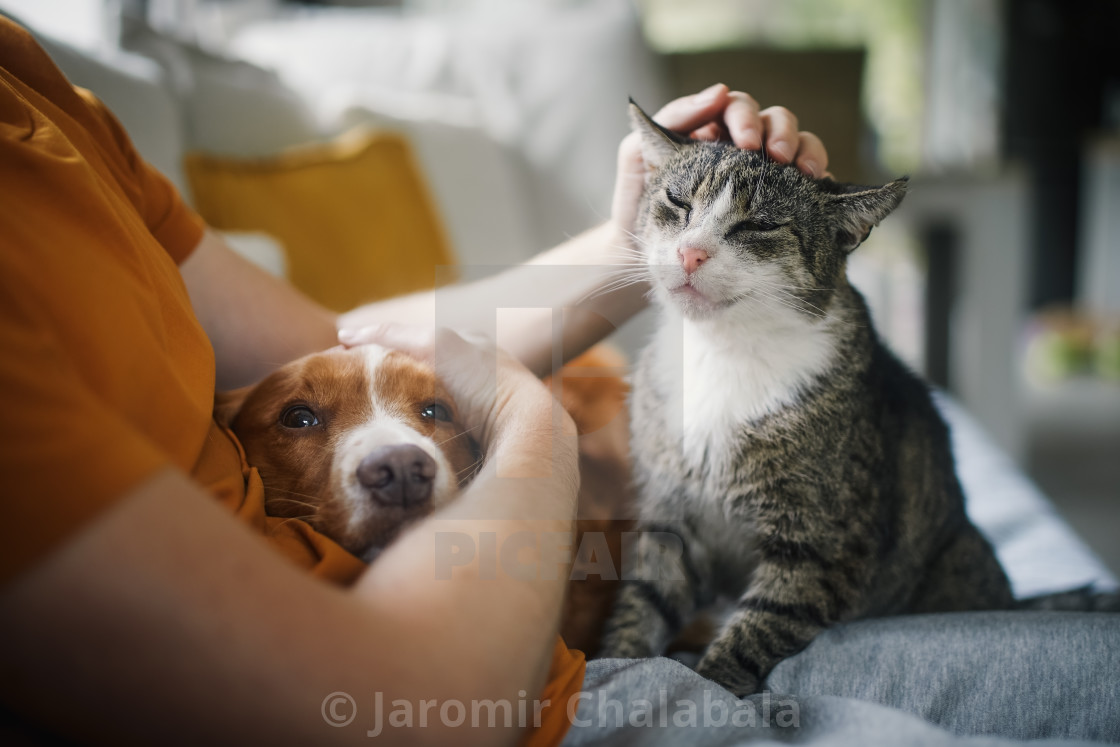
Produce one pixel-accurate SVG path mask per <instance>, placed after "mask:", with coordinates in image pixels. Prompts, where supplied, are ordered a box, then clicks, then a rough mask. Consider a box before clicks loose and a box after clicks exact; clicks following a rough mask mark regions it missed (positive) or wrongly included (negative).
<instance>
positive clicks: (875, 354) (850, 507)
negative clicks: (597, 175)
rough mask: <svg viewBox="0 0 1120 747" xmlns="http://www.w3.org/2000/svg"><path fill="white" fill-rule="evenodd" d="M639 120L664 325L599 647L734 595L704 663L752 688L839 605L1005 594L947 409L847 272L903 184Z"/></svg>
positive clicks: (876, 607)
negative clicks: (877, 324)
mask: <svg viewBox="0 0 1120 747" xmlns="http://www.w3.org/2000/svg"><path fill="white" fill-rule="evenodd" d="M631 119H632V123H633V126H634V127H635V129H636V130H638V131H639V132H640V133H641V137H642V153H643V158H644V159H645V162H646V164H647V168H648V170H649V173H648V176H647V183H646V190H645V195H644V197H643V209H642V216H641V218H640V219H639V224H638V229H637V234H636V236H635V240H636V242H637V243H638V244H639V245H640V246H641V247H642V255H643V257H642V261H643V263H644V265H645V267H646V271H647V272H648V277H649V279H650V281H651V283H652V286H653V296H654V299H655V301H656V304H657V305H658V306H659V307H660V313H661V320H660V324H659V328H658V331H657V333H656V335H655V337H654V339H653V341H652V342H651V344H650V345H649V346H648V347H647V348H646V350H645V351H644V352H643V354H642V357H641V360H640V362H639V364H638V367H637V370H636V372H635V378H634V394H633V416H632V417H633V427H632V451H633V458H634V464H635V474H636V480H637V486H638V490H639V494H640V498H639V508H638V512H639V527H640V528H641V529H643V530H644V532H645V533H644V534H643V535H642V536H641V539H639V540H638V541H637V542H636V544H635V547H634V548H632V549H633V553H632V554H631V556H630V557H629V558H628V559H627V564H628V565H627V577H628V578H631V579H637V580H630V581H626V582H625V583H624V584H623V586H622V589H621V591H620V595H619V598H618V600H617V602H616V604H615V609H614V611H613V613H612V616H611V619H610V620H609V622H608V626H607V632H606V634H605V637H604V641H603V651H602V654H601V655H604V656H622V657H645V656H651V655H656V654H659V653H661V652H663V651H664V649H665V646H666V645H667V644H668V643H669V642H670V640H671V639H672V638H673V637H674V635H675V634H676V633H677V632H678V631H679V630H680V629H681V628H682V626H684V625H685V624H686V623H687V622H688V621H689V620H690V618H692V617H693V616H695V614H696V613H697V612H698V611H699V610H701V609H702V608H704V607H706V606H707V605H709V604H710V603H712V602H713V601H714V600H716V599H717V598H720V597H723V598H730V599H732V600H734V603H735V607H734V612H733V613H732V615H731V616H730V618H729V619H728V621H727V622H726V624H725V625H724V626H723V628H722V630H721V631H720V632H719V633H718V634H717V635H716V637H715V639H714V640H713V641H712V642H711V643H710V645H709V646H708V647H707V649H706V651H705V653H704V655H703V657H702V658H701V659H700V662H699V665H698V667H697V671H698V672H699V673H700V674H702V675H704V676H705V677H708V678H710V679H712V680H715V681H716V682H718V683H720V684H722V685H724V686H726V687H727V688H728V689H730V690H731V691H732V692H734V693H736V694H739V695H743V694H747V693H752V692H755V691H757V690H758V689H759V687H760V686H761V684H762V681H763V679H764V678H765V677H766V675H767V674H768V673H769V672H770V670H771V669H772V668H773V667H774V665H775V664H777V663H778V662H779V661H781V660H782V659H784V658H786V657H788V656H790V655H792V654H793V653H795V652H797V651H799V650H800V649H802V648H804V647H805V646H806V645H808V643H809V642H810V641H812V639H813V638H814V636H816V635H817V634H818V633H820V632H821V631H822V630H824V629H825V628H827V627H829V626H831V625H833V624H835V623H838V622H842V621H846V620H853V619H856V618H862V617H872V616H881V615H889V614H895V613H904V612H912V613H916V612H932V611H943V610H944V611H948V610H976V609H995V608H1007V607H1010V606H1011V605H1012V596H1011V591H1010V588H1009V585H1008V581H1007V577H1006V576H1005V575H1004V572H1003V570H1002V568H1001V567H1000V565H999V563H998V562H997V560H996V558H995V555H994V553H993V551H992V548H991V546H990V545H989V544H988V542H987V541H986V540H985V539H984V537H983V536H981V534H980V533H979V532H978V531H977V529H976V528H975V527H974V526H973V525H972V524H971V523H970V522H969V520H968V518H967V517H966V516H965V511H964V504H963V497H962V493H961V487H960V484H959V483H958V481H957V478H956V474H955V472H954V466H953V457H952V454H951V452H950V446H949V434H948V430H947V428H946V426H945V423H944V422H943V420H942V419H941V417H940V416H939V414H938V412H937V410H936V409H935V407H934V405H933V403H932V402H931V399H930V395H929V392H928V390H927V388H926V386H925V385H924V384H923V383H922V382H921V381H920V380H919V379H918V378H917V377H916V376H915V375H914V374H912V373H911V372H910V371H909V370H907V368H906V367H905V366H904V365H903V364H902V363H900V362H899V361H898V360H897V359H896V358H895V357H894V356H893V355H892V354H891V352H890V351H888V350H887V348H886V347H885V346H884V345H883V343H882V342H881V341H880V340H879V339H878V337H877V336H876V334H875V331H874V330H873V328H872V326H871V319H870V317H869V315H868V310H867V307H866V305H865V303H864V300H863V298H862V297H861V296H860V294H859V293H858V292H857V291H856V290H855V289H854V288H853V287H852V286H851V285H850V284H849V283H848V280H847V278H846V274H845V264H846V261H847V257H848V254H849V253H850V252H851V251H852V250H853V249H855V248H856V247H857V246H858V245H859V244H860V243H862V242H863V240H864V239H865V238H866V237H867V235H868V233H869V232H870V230H871V228H872V227H873V226H875V225H877V224H878V223H879V221H880V220H882V219H883V218H884V217H885V216H886V215H887V214H888V213H890V212H891V211H892V210H893V209H894V208H895V207H897V206H898V204H899V203H900V202H901V200H902V198H903V195H904V194H905V189H906V182H905V179H900V180H897V181H894V182H891V183H890V184H887V185H885V186H883V187H855V186H851V185H844V184H838V183H835V182H833V181H831V180H829V179H823V180H813V179H811V178H809V177H806V176H804V175H803V174H802V173H801V172H800V171H798V170H797V169H796V168H794V167H792V166H782V165H779V164H777V163H775V162H773V161H771V160H768V159H767V158H766V157H765V155H764V154H762V153H758V152H748V151H743V150H739V149H736V148H735V147H733V146H731V145H729V144H723V143H710V142H698V141H693V140H683V139H681V138H679V137H678V136H676V135H674V134H673V133H671V132H668V131H666V130H664V129H662V128H661V127H659V126H658V125H657V124H655V123H654V122H653V121H652V120H650V119H649V117H647V116H646V115H645V114H644V113H643V112H642V111H641V110H640V109H638V108H637V107H636V106H633V105H632V106H631ZM666 533H668V534H671V535H676V536H678V537H679V538H680V543H678V544H677V546H676V551H674V547H673V546H672V545H671V544H669V545H667V544H666V543H665V542H664V541H663V539H664V536H665V534H666ZM682 545H683V547H682Z"/></svg>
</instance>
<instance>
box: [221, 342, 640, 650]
mask: <svg viewBox="0 0 1120 747" xmlns="http://www.w3.org/2000/svg"><path fill="white" fill-rule="evenodd" d="M624 363H625V361H624V359H623V358H622V357H621V356H620V355H618V354H617V353H615V352H613V351H611V350H610V349H608V348H602V347H600V348H596V349H593V350H592V351H590V352H589V353H586V354H584V355H583V356H581V357H580V358H578V359H577V360H576V361H573V362H572V364H570V365H569V366H567V367H565V369H564V374H565V375H563V376H562V377H561V385H560V393H561V396H560V400H561V403H562V404H563V405H564V406H565V408H567V410H568V411H569V413H570V414H571V415H572V418H573V420H574V421H575V423H576V426H577V428H578V430H579V432H580V478H581V488H580V507H579V521H578V522H577V545H576V546H577V547H580V546H582V544H583V543H582V539H583V537H584V536H585V535H586V534H587V533H589V532H596V533H600V535H599V536H598V537H596V538H595V540H596V541H595V542H594V543H589V546H594V547H595V548H596V550H601V549H602V548H604V547H606V548H607V549H608V550H609V554H610V556H611V557H610V558H609V565H611V566H613V568H614V569H616V571H617V569H618V568H619V557H620V555H621V547H620V544H621V539H620V538H621V532H622V531H623V530H625V529H627V528H629V523H628V522H627V521H625V520H620V517H622V516H623V515H624V514H625V513H626V511H627V509H628V508H629V506H630V504H631V494H630V487H629V480H630V473H629V462H628V458H627V451H628V449H627V440H628V437H627V420H628V418H627V416H626V411H625V407H626V405H625V400H626V394H627V390H626V385H625V384H624V383H623V381H622V379H621V377H620V376H619V375H618V373H617V371H618V370H619V369H620V368H621V367H622V366H623V365H624ZM215 417H217V419H218V420H219V421H220V422H223V423H224V424H226V425H229V427H230V428H231V430H233V432H234V433H235V434H236V435H237V437H238V439H239V440H240V441H241V444H242V446H243V447H244V449H245V454H246V457H247V459H248V462H249V464H251V465H253V466H254V467H256V468H257V470H258V471H259V473H260V476H261V480H262V481H263V483H264V487H265V509H266V511H267V512H268V513H269V514H270V515H273V516H279V517H285V518H293V519H301V520H303V521H306V522H307V523H308V524H310V525H311V526H312V527H313V528H314V529H316V530H317V531H319V532H321V533H322V534H325V535H326V536H328V537H330V538H331V539H333V540H334V541H335V542H338V543H339V544H340V545H342V546H343V547H344V548H346V549H347V550H348V551H350V552H351V553H352V554H354V555H356V556H358V557H360V558H362V559H363V560H366V561H367V562H369V561H373V560H374V559H376V557H377V555H378V554H380V552H381V551H382V550H383V549H384V548H385V547H386V546H387V545H388V544H389V543H390V542H392V541H393V539H394V538H395V537H396V536H397V535H398V534H399V533H400V531H401V530H402V529H403V528H404V527H406V526H407V525H408V524H410V523H412V522H414V521H416V520H418V519H420V518H422V517H424V516H427V515H428V514H430V513H432V512H433V511H435V510H436V509H438V508H439V507H441V506H443V505H445V504H447V503H448V502H449V501H451V500H453V499H454V498H455V496H456V495H457V494H458V492H459V489H460V488H461V487H462V486H464V485H465V484H466V483H467V482H469V481H470V480H471V478H473V477H474V475H475V473H476V472H477V471H478V468H479V467H480V466H481V464H482V460H483V454H482V453H481V450H480V449H479V446H478V443H477V441H476V440H475V439H474V438H473V437H472V434H471V432H470V431H469V430H468V429H467V428H466V427H465V426H464V425H463V423H462V421H461V419H460V416H459V413H458V411H457V409H456V404H455V402H454V400H453V399H452V397H451V396H450V394H449V393H448V392H447V391H446V389H445V388H444V387H443V385H442V384H441V383H440V382H439V379H438V378H437V377H436V374H435V371H434V370H433V369H432V367H431V366H429V365H427V364H425V363H422V362H420V361H418V360H416V359H414V358H412V357H410V356H408V355H406V354H404V353H401V352H397V351H391V350H386V349H384V348H381V347H379V346H376V345H363V346H360V347H356V348H351V349H343V348H333V349H331V350H327V351H324V352H321V353H315V354H313V355H309V356H306V357H304V358H301V359H299V360H297V361H294V362H292V363H289V364H287V365H286V366H284V367H282V368H280V369H279V370H277V371H276V372H274V373H273V374H271V375H270V376H268V377H267V378H265V379H264V380H262V381H261V382H260V383H258V384H256V385H255V386H253V387H248V388H245V389H240V390H236V391H234V392H228V393H223V394H220V395H219V396H218V398H217V399H216V402H215ZM592 560H593V562H592ZM581 562H583V563H584V564H585V566H593V567H594V568H596V569H602V568H603V567H604V565H605V559H604V558H602V557H595V558H594V559H591V558H587V557H584V558H582V560H581V559H580V558H579V556H578V555H577V559H576V565H577V567H578V566H579V565H580V563H581ZM575 575H576V577H578V578H580V580H579V581H572V582H571V583H570V584H569V594H568V599H567V602H566V606H565V613H564V620H563V624H562V627H561V633H562V635H563V636H564V639H565V641H566V642H567V643H568V645H569V646H572V647H573V648H579V649H581V650H583V651H585V652H586V653H588V654H589V655H590V654H591V653H593V651H594V650H595V649H596V648H597V643H598V638H599V635H600V632H601V629H602V625H603V622H604V620H605V618H606V616H607V614H609V611H610V606H611V604H612V602H613V596H614V592H615V589H616V585H617V572H616V573H615V574H613V575H614V578H611V575H612V574H609V573H608V574H601V575H591V574H575Z"/></svg>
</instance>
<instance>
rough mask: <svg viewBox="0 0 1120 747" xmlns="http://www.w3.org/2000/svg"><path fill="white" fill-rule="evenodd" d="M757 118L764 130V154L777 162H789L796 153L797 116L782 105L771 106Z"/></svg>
mask: <svg viewBox="0 0 1120 747" xmlns="http://www.w3.org/2000/svg"><path fill="white" fill-rule="evenodd" d="M759 118H760V119H761V120H762V124H763V127H764V128H765V131H766V154H767V155H769V156H770V157H771V158H773V159H774V160H775V161H777V162H778V163H791V162H792V161H793V157H794V156H796V155H797V141H798V136H797V117H795V116H794V115H793V112H791V111H790V110H789V109H786V108H785V107H784V106H771V107H770V108H769V109H763V110H762V112H761V113H760V114H759Z"/></svg>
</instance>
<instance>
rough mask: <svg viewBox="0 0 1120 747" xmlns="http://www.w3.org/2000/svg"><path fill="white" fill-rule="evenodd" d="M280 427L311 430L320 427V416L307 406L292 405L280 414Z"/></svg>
mask: <svg viewBox="0 0 1120 747" xmlns="http://www.w3.org/2000/svg"><path fill="white" fill-rule="evenodd" d="M280 425H282V426H284V427H285V428H310V427H312V426H315V425H319V416H318V415H316V414H315V411H314V410H312V409H311V408H310V407H308V406H307V405H292V406H291V407H289V408H288V409H287V410H284V412H282V413H281V414H280Z"/></svg>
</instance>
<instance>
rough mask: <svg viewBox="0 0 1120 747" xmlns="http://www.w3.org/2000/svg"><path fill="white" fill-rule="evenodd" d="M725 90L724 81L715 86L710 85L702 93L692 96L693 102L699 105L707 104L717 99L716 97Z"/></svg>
mask: <svg viewBox="0 0 1120 747" xmlns="http://www.w3.org/2000/svg"><path fill="white" fill-rule="evenodd" d="M722 90H723V84H722V83H716V84H715V85H714V86H708V87H707V88H705V89H704V90H703V91H701V92H700V93H698V94H696V95H695V96H693V97H692V103H694V104H696V105H697V106H706V105H708V104H710V103H712V102H713V101H715V100H716V97H717V96H719V94H720V93H721V92H722Z"/></svg>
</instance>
